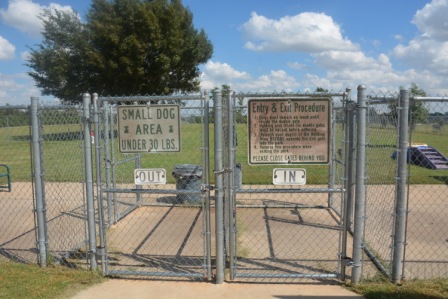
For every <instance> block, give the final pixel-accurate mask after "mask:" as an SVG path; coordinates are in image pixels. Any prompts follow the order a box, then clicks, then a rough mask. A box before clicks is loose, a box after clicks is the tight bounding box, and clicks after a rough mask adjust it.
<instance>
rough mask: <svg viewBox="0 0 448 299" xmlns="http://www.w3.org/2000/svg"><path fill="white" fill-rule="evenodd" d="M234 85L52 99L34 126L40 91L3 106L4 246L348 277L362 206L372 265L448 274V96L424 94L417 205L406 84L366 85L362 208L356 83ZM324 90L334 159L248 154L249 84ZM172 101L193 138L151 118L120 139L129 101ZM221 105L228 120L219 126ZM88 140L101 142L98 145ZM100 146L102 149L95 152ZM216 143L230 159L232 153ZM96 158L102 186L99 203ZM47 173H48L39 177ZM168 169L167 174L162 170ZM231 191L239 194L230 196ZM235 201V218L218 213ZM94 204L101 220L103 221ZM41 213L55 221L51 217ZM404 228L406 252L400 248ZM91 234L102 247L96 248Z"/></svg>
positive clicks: (77, 263)
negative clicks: (170, 133) (135, 135)
mask: <svg viewBox="0 0 448 299" xmlns="http://www.w3.org/2000/svg"><path fill="white" fill-rule="evenodd" d="M228 92H229V91H226V90H224V91H223V93H222V96H223V97H222V98H223V99H224V101H223V106H222V107H220V109H221V108H223V111H222V114H215V112H216V111H215V108H216V107H213V106H212V107H210V108H209V107H208V105H209V97H210V99H211V95H188V96H177V97H158V96H154V97H111V98H99V99H97V101H98V102H97V103H99V105H98V106H97V107H94V106H95V105H93V106H92V107H89V109H88V110H89V111H90V112H91V118H86V117H85V115H83V111H82V107H81V106H52V107H48V106H45V107H44V106H38V109H37V111H36V116H37V119H38V121H37V125H36V126H35V127H32V126H31V119H32V115H31V114H32V113H31V111H32V109H30V107H29V106H2V107H0V164H4V165H7V166H8V168H6V167H0V186H1V187H2V188H0V199H1V201H2V205H3V211H4V213H2V217H0V227H1V231H2V233H1V234H0V255H1V257H0V258H1V259H10V260H14V261H17V262H28V263H38V262H42V258H43V257H44V259H45V263H46V264H48V263H53V262H54V263H61V264H65V265H67V266H70V267H87V266H91V265H92V261H94V260H95V259H97V260H98V262H99V263H100V265H101V266H102V270H103V272H104V273H105V274H109V275H125V276H135V275H139V276H141V275H143V276H148V277H165V278H168V277H171V278H173V277H175V278H177V279H178V278H186V279H206V278H208V279H210V278H211V277H213V275H214V274H213V272H215V273H217V272H220V271H221V270H222V269H217V268H218V267H220V266H219V265H221V264H220V263H221V262H222V263H224V264H225V267H224V268H228V269H229V271H228V272H226V277H225V279H226V280H240V281H269V282H279V281H289V280H295V279H301V280H303V279H313V280H316V279H317V280H320V279H325V280H326V281H328V280H332V279H340V278H343V279H344V278H345V267H350V266H352V264H350V257H351V256H352V254H353V253H352V248H353V246H355V244H354V243H355V242H354V241H353V246H352V234H353V233H354V230H355V228H354V219H355V217H361V218H362V219H363V220H364V226H363V227H362V229H363V240H362V252H363V254H364V257H363V259H362V260H363V264H362V267H363V272H362V278H363V279H365V278H368V277H371V276H374V275H376V272H377V270H379V271H380V272H382V273H383V274H385V275H388V276H391V277H393V276H394V275H395V274H396V271H397V269H396V268H397V266H399V267H401V271H399V274H400V275H402V276H401V277H400V278H405V279H413V278H419V279H425V278H446V277H447V274H448V267H447V264H448V256H447V254H448V250H447V244H448V243H447V240H448V235H447V231H446V230H445V229H444V227H446V226H447V225H448V223H447V220H446V219H447V218H446V214H447V212H448V206H447V205H448V203H447V202H446V198H447V196H446V194H447V191H448V190H447V186H448V179H447V173H448V172H447V167H448V161H447V160H446V159H447V157H448V101H447V99H446V98H443V97H414V96H412V95H411V96H410V104H409V111H410V113H409V136H407V139H406V140H407V142H408V146H407V149H406V150H405V152H406V161H407V164H406V167H405V170H406V171H405V172H406V179H407V186H406V190H405V191H406V194H405V196H406V197H405V200H406V202H405V204H404V210H405V211H402V210H401V209H402V206H401V205H400V203H399V202H397V200H398V196H397V192H398V191H397V182H398V179H399V177H400V176H401V174H400V173H399V168H398V167H397V165H398V164H397V163H398V161H397V160H398V159H397V158H398V156H399V154H400V144H399V137H400V136H399V131H398V124H399V123H400V121H401V120H400V116H399V115H400V111H401V108H400V107H397V106H398V104H397V101H398V99H399V98H400V95H399V94H398V93H395V92H392V93H378V92H372V93H370V94H369V95H368V96H367V110H366V111H367V112H366V115H367V121H366V144H365V150H366V151H365V153H366V159H365V161H366V163H365V183H366V184H365V188H364V199H363V200H364V208H363V215H355V213H358V212H359V211H358V212H356V210H355V207H354V206H355V204H354V199H355V198H354V197H355V195H354V194H353V190H352V189H354V188H355V186H354V185H352V184H353V182H352V183H348V181H349V180H350V172H353V171H354V167H353V164H351V163H348V162H347V161H356V158H357V157H356V156H355V155H354V152H355V150H356V148H355V144H354V143H352V144H349V143H350V142H352V141H353V140H354V139H351V137H350V134H354V130H353V131H352V133H350V130H349V127H348V124H349V123H350V121H353V123H356V121H357V119H356V113H355V118H354V119H352V120H350V119H349V117H353V116H350V113H349V111H350V109H355V110H357V109H363V107H356V105H354V106H351V105H353V104H352V103H354V101H351V98H350V91H349V90H347V91H345V92H335V93H331V92H330V93H323V94H313V93H309V94H285V93H281V94H278V93H272V94H251V93H228ZM213 96H214V95H213ZM319 97H330V98H331V106H332V109H331V111H332V113H331V115H330V116H329V119H328V123H327V125H328V127H330V128H331V135H329V136H331V138H329V139H331V140H328V142H329V148H330V151H329V152H328V155H329V163H328V164H326V165H314V164H306V163H305V164H303V165H301V164H300V163H298V165H288V164H285V165H275V163H273V164H272V165H269V164H267V165H255V164H257V163H249V158H250V157H248V155H249V152H250V142H251V141H250V136H249V132H250V129H253V128H249V126H250V125H251V123H250V122H249V121H248V117H249V113H250V111H249V107H248V100H249V99H263V100H267V101H272V100H273V99H274V98H280V99H287V98H290V99H295V98H300V99H303V98H308V99H309V98H311V99H312V98H319ZM210 102H211V101H210ZM162 103H164V104H168V105H178V106H179V107H180V108H179V119H180V131H181V134H180V137H179V142H177V141H176V139H175V138H171V137H170V138H164V137H163V136H165V135H164V134H163V133H164V132H163V131H164V130H165V129H163V128H160V130H161V131H158V130H159V129H158V128H157V127H154V128H150V127H147V128H146V129H145V128H143V127H142V128H140V130H141V132H140V133H141V134H142V135H151V134H154V135H157V134H159V133H160V135H161V136H160V137H161V138H160V139H159V138H153V139H151V138H150V139H151V140H152V141H150V139H146V141H145V142H146V143H142V142H143V141H141V143H140V144H132V142H131V143H124V144H120V139H119V138H118V137H119V136H120V127H121V126H119V122H120V114H119V113H120V112H119V106H123V104H126V105H130V106H136V107H139V106H143V107H144V108H142V109H146V108H145V107H149V106H151V105H153V107H157V105H160V104H162ZM285 103H286V102H285ZM285 107H286V106H285ZM351 107H352V108H351ZM137 109H138V108H137ZM260 109H261V108H260ZM285 109H287V108H285ZM154 111H156V110H154ZM285 111H286V110H285ZM286 112H287V111H286ZM84 113H85V111H84ZM161 113H163V112H161ZM167 113H168V114H169V111H168V112H167ZM357 113H359V112H357ZM216 115H220V116H221V117H222V121H223V122H222V125H220V126H219V128H218V129H216V128H215V126H214V125H215V124H216V123H217V122H216V121H215V119H214V118H215V116H216ZM134 117H135V115H134ZM218 123H219V122H218ZM303 123H306V122H303ZM269 124H270V125H272V126H274V125H275V123H274V122H269ZM285 126H287V125H285ZM280 127H281V126H280ZM280 127H279V128H280ZM134 129H135V128H134ZM172 129H173V130H174V128H172ZM34 130H36V131H34ZM145 130H146V133H145ZM150 130H154V131H153V132H150ZM279 130H281V129H279ZM220 131H222V135H219V136H218V137H217V138H219V140H220V141H221V142H222V145H223V147H222V149H220V150H222V151H221V152H214V151H215V150H216V148H215V147H216V145H217V143H216V141H217V140H216V138H214V135H216V134H218V133H219V132H220ZM33 132H34V133H33ZM150 133H151V134H150ZM36 134H37V135H36ZM121 134H123V132H121ZM219 134H221V133H219ZM354 135H356V134H354ZM34 137H37V139H35V138H34ZM146 137H148V136H146ZM146 137H145V138H146ZM148 138H149V137H148ZM353 138H356V136H353ZM86 140H87V144H89V145H90V146H91V147H86ZM141 140H143V138H142V139H141ZM137 142H138V141H137ZM150 142H152V144H151V145H150ZM156 142H157V144H155V143H156ZM212 142H214V145H212ZM274 143H275V142H274ZM275 144H277V143H275ZM279 144H280V145H281V143H279ZM218 145H219V144H218ZM358 146H359V145H358ZM126 147H131V148H134V149H141V148H143V147H145V149H146V152H140V151H139V150H138V151H126V150H124V151H123V150H122V149H123V148H126ZM177 147H178V148H177ZM87 148H89V149H88V151H91V152H92V156H93V162H92V164H91V165H90V166H89V164H88V163H87V162H86V159H85V154H86V152H85V151H86V150H87ZM178 149H179V150H178ZM279 150H281V148H280V149H279ZM151 151H152V152H151ZM38 152H40V153H41V155H40V156H38V157H39V159H38V160H39V162H41V165H42V167H40V168H39V169H38V170H39V172H37V173H35V171H36V170H37V169H36V168H35V167H33V165H36V162H37V161H36V159H35V158H33V155H34V154H35V153H38ZM402 152H403V151H401V153H402ZM280 154H281V153H279V155H280ZM34 157H35V156H34ZM217 157H218V158H219V157H222V158H223V165H220V163H221V161H220V160H219V159H217ZM252 162H253V161H252ZM215 165H218V166H215ZM292 168H293V169H296V168H302V169H305V172H306V184H305V185H301V186H297V185H293V186H290V185H282V184H275V183H274V181H273V179H274V171H276V169H279V170H277V171H280V173H283V172H284V171H286V170H288V169H292ZM136 169H137V170H140V172H135V170H136ZM285 169H286V170H285ZM8 170H9V172H8ZM211 170H213V171H214V173H212V172H211ZM89 171H90V172H91V173H93V177H92V181H93V182H94V184H93V182H92V186H93V187H94V190H93V195H94V199H95V201H94V204H93V206H91V207H90V208H91V210H90V211H89V208H88V204H87V203H86V202H88V197H89V196H88V193H89V190H87V191H86V183H88V180H89V179H88V176H87V174H86V173H87V172H89ZM154 171H155V172H154ZM282 171H283V172H282ZM288 171H289V170H288ZM156 175H157V177H155V176H156ZM161 176H163V177H161ZM221 176H222V177H223V178H224V180H223V181H220V179H221ZM351 176H353V173H352V175H351ZM8 178H10V180H11V184H9V182H8ZM40 179H42V185H39V184H36V182H37V181H39V180H40ZM215 179H216V180H217V181H215ZM136 180H140V181H141V182H140V183H136ZM154 180H161V181H163V182H160V184H154ZM165 180H166V182H165ZM142 182H143V183H142ZM9 185H10V186H9ZM9 187H11V188H10V189H9ZM36 187H37V188H36ZM214 188H215V190H214V195H215V196H214V197H211V196H210V192H211V191H213V190H212V189H214ZM87 189H88V188H87ZM221 191H223V193H222V194H221V193H219V192H221ZM39 194H40V195H43V196H42V197H41V199H40V201H39V200H37V198H36V197H38V195H39ZM221 196H222V197H221ZM222 200H223V203H224V209H223V210H222V211H221V210H217V206H216V205H217V204H218V205H219V204H220V203H221V201H222ZM98 207H100V209H98ZM221 212H223V215H224V217H223V219H217V218H216V217H215V216H216V214H220V213H221ZM89 213H91V214H92V215H93V218H92V220H93V231H89V227H88V226H89V225H88V219H89ZM400 215H403V216H404V217H405V221H404V225H403V226H402V227H401V225H400V227H399V228H403V229H404V236H403V239H402V240H401V239H400V237H399V233H397V229H398V228H397V223H398V224H400V222H399V221H397V217H399V216H400ZM39 217H41V218H39ZM42 217H43V218H42ZM39 219H41V220H42V219H43V220H44V222H43V224H42V225H43V226H44V227H43V228H42V227H40V226H39V225H38V223H40V222H39ZM221 220H222V222H221ZM221 224H222V227H220V225H221ZM42 225H41V226H42ZM90 226H92V225H90ZM39 228H42V231H39ZM221 229H223V230H224V231H221ZM40 232H43V234H42V233H40ZM215 232H216V234H215ZM221 233H223V234H224V238H223V239H224V243H223V244H221V243H220V241H219V240H220V238H221V235H220V234H221ZM90 234H92V235H93V236H95V237H94V238H91V237H89V235H90ZM397 242H398V243H397ZM400 242H402V245H403V256H402V259H400V260H399V261H398V262H397V261H396V257H395V253H396V252H397V250H398V249H397V248H398V247H397V244H398V245H400V244H399V243H400ZM92 244H93V245H95V246H96V245H97V247H96V248H95V247H94V248H93V249H92V248H90V247H92ZM221 247H222V248H223V249H224V252H222V251H220V250H221V249H222V248H221ZM41 248H44V249H45V252H44V255H42V252H40V249H41ZM222 253H223V255H222ZM370 262H373V264H374V265H375V266H376V267H375V268H374V267H372V266H371V263H370ZM394 271H395V274H394V273H393V272H394ZM223 272H224V271H223ZM217 281H218V280H217Z"/></svg>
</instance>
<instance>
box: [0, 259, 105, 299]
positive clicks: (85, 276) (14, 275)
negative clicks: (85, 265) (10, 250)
mask: <svg viewBox="0 0 448 299" xmlns="http://www.w3.org/2000/svg"><path fill="white" fill-rule="evenodd" d="M0 281H1V283H0V298H17V299H19V298H24V299H25V298H26V299H33V298H45V299H51V298H69V297H71V296H73V295H75V294H76V293H77V292H79V291H80V290H82V289H85V288H87V287H89V286H92V285H94V284H97V283H100V282H103V281H105V278H103V277H102V276H101V275H100V274H99V273H95V272H91V271H86V270H74V269H68V268H65V267H62V266H51V267H47V268H44V269H42V268H40V267H38V266H37V265H29V264H19V263H12V262H0Z"/></svg>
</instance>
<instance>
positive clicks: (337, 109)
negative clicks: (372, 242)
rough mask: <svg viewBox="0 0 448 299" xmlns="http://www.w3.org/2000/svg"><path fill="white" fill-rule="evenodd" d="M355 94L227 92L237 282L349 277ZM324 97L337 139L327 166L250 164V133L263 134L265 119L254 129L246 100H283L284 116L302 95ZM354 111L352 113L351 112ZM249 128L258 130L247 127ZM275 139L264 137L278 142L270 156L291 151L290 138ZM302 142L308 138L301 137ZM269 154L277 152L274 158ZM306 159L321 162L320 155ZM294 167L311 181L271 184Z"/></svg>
mask: <svg viewBox="0 0 448 299" xmlns="http://www.w3.org/2000/svg"><path fill="white" fill-rule="evenodd" d="M349 95H350V93H349V90H348V91H347V92H346V93H335V94H284V93H282V94H243V93H241V94H228V95H227V94H225V95H224V96H223V101H224V111H225V112H224V113H225V116H224V118H223V119H224V121H225V125H224V129H225V132H224V134H223V140H224V141H223V143H224V144H226V145H228V146H227V147H226V148H225V150H224V156H225V165H226V167H225V169H226V170H227V176H226V186H225V192H226V199H228V200H227V201H226V208H225V211H226V228H227V229H226V234H225V236H226V248H227V251H226V252H227V261H228V264H229V268H230V277H229V278H230V279H231V280H250V281H253V280H268V281H284V280H291V279H329V280H331V279H340V278H343V277H344V275H345V266H346V265H347V264H346V263H347V255H349V254H350V252H347V238H349V237H350V236H349V235H347V232H348V229H349V226H350V221H348V224H347V225H346V224H345V222H344V215H345V214H346V212H345V211H344V209H347V207H346V206H345V205H344V202H345V200H344V197H345V196H346V194H345V192H344V191H345V189H346V188H347V178H346V177H344V175H346V172H347V170H346V168H347V167H348V168H350V167H352V166H351V164H350V165H346V163H345V162H344V161H346V159H347V157H349V156H347V155H348V153H347V151H348V148H351V150H353V147H349V142H353V139H352V140H350V141H349V140H348V139H347V138H348V135H347V123H346V121H345V120H346V118H347V116H346V113H348V112H347V111H349V109H347V103H349V102H350V101H349ZM322 97H327V98H329V99H330V100H329V106H331V107H332V108H330V109H331V112H330V113H329V116H328V121H327V123H326V127H327V128H326V129H327V130H328V129H330V130H331V132H332V134H331V137H330V135H328V137H327V138H329V139H330V140H325V141H326V142H328V147H329V148H328V155H329V157H328V158H329V163H328V164H327V165H312V164H314V163H292V164H288V163H280V164H283V165H250V164H249V163H247V161H248V157H247V156H248V154H249V152H248V148H249V147H250V145H249V144H248V143H249V142H250V140H249V139H250V138H251V136H247V134H248V132H252V133H251V134H262V129H260V130H259V129H258V128H257V127H256V126H257V125H259V124H255V126H254V125H253V124H252V123H250V122H249V121H247V116H248V114H250V111H249V109H258V108H255V107H253V108H250V107H248V105H247V104H246V103H247V101H248V100H250V99H258V100H260V103H263V101H267V102H269V101H272V99H275V100H278V101H279V102H278V106H282V107H283V108H282V109H283V110H284V114H285V115H288V114H289V115H292V114H293V110H294V109H293V108H285V107H286V106H287V105H290V104H291V103H293V104H297V103H300V101H301V100H309V101H311V102H313V101H315V99H319V98H322ZM294 101H297V102H294ZM269 103H270V104H271V102H269ZM276 104H277V103H276ZM289 107H291V106H289ZM263 109H264V108H259V109H258V110H256V111H257V112H261V113H264V110H263ZM350 111H351V112H350V113H352V112H353V110H352V109H351V110H350ZM266 113H267V112H266ZM314 114H315V113H314ZM314 114H313V113H310V115H314ZM296 115H298V114H297V113H296ZM291 118H292V117H291ZM265 121H266V123H267V126H271V127H274V126H275V127H278V128H279V129H274V130H276V131H277V132H276V133H279V132H280V133H281V132H282V130H283V129H282V126H281V121H279V122H277V123H275V121H274V122H273V121H269V120H265ZM288 123H289V124H290V122H289V120H286V121H285V122H284V123H283V127H284V128H286V127H288ZM302 123H303V124H306V123H307V120H302ZM308 123H309V122H308ZM278 124H280V126H278ZM246 125H247V127H246ZM251 126H253V128H248V127H251ZM259 126H260V127H261V126H263V125H259ZM289 126H291V125H289ZM310 126H311V125H310ZM298 127H300V126H297V125H296V126H294V129H291V130H296V129H297V128H298ZM251 130H252V131H251ZM298 130H299V131H300V129H298ZM305 130H306V129H305ZM311 131H312V130H311ZM281 134H282V136H286V135H285V134H283V133H281ZM272 136H274V135H272ZM291 136H292V135H291ZM352 137H353V136H352ZM260 138H261V137H260ZM300 139H301V138H300V137H298V138H297V137H296V138H294V137H292V138H291V140H295V141H297V140H299V142H296V144H303V142H300ZM272 140H274V139H271V140H265V141H267V142H265V144H267V145H270V144H271V145H272V144H274V147H273V148H270V150H271V151H270V153H272V149H274V152H276V151H275V149H279V151H278V153H281V150H282V149H285V148H286V147H285V146H283V147H282V144H286V143H283V142H282V141H281V140H279V141H278V142H273V141H272ZM303 140H305V138H303V137H302V141H303ZM260 144H263V142H261V143H260ZM305 144H307V142H305ZM271 157H273V155H270V156H269V157H268V159H270V158H271ZM274 157H275V156H274ZM350 157H351V156H350ZM308 158H309V159H311V158H312V159H315V157H314V156H312V157H311V156H309V157H308ZM249 159H250V157H249ZM303 159H307V157H303ZM266 164H275V163H266ZM277 164H278V163H277ZM293 164H299V166H301V167H303V168H305V171H306V179H307V182H306V185H301V186H297V185H295V184H279V185H271V184H272V183H271V182H273V180H275V176H274V174H275V171H278V172H279V173H280V174H281V175H285V174H284V173H283V172H282V170H283V169H285V170H284V172H286V171H289V170H291V167H294V166H296V165H293ZM307 164H308V165H307ZM285 167H287V168H285ZM288 175H291V174H290V173H289V174H288ZM294 175H296V173H294ZM352 179H353V178H352ZM351 187H352V186H350V188H349V189H351ZM348 210H349V211H351V209H348ZM349 217H351V215H349V216H348V218H347V219H350V218H349Z"/></svg>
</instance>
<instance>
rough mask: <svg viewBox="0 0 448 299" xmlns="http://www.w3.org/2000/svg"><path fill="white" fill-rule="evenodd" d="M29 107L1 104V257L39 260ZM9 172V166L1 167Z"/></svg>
mask: <svg viewBox="0 0 448 299" xmlns="http://www.w3.org/2000/svg"><path fill="white" fill-rule="evenodd" d="M30 121H31V118H30V110H29V107H27V106H16V107H12V106H5V107H0V164H5V165H7V166H8V168H9V179H10V182H11V184H10V187H11V188H10V189H9V188H7V187H8V178H7V177H6V176H2V177H1V178H0V185H1V186H2V187H5V188H1V189H0V201H1V204H2V216H1V217H0V227H1V234H0V254H1V257H0V258H8V259H11V260H13V261H18V262H30V263H36V262H37V256H36V251H35V248H36V237H35V230H34V228H35V218H34V192H33V185H32V179H33V178H32V169H31V167H32V162H31V148H30V141H31V137H30V136H31V131H30V130H31V127H30ZM0 173H2V174H6V173H7V172H6V168H4V167H0Z"/></svg>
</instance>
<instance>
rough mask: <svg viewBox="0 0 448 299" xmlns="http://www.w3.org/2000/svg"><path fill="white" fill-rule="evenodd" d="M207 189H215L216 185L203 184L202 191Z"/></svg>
mask: <svg viewBox="0 0 448 299" xmlns="http://www.w3.org/2000/svg"><path fill="white" fill-rule="evenodd" d="M207 190H215V186H212V185H206V184H202V185H201V191H202V192H205V191H207Z"/></svg>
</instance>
